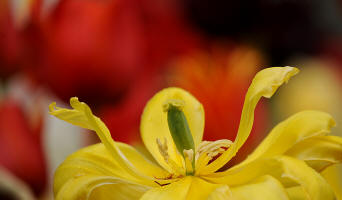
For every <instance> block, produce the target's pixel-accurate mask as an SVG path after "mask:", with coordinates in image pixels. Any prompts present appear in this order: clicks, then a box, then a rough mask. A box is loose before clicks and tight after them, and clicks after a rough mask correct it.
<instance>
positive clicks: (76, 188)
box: [55, 175, 150, 200]
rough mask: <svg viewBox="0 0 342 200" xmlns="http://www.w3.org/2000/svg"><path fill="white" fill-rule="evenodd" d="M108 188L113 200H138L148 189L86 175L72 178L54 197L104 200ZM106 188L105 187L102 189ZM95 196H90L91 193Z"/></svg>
mask: <svg viewBox="0 0 342 200" xmlns="http://www.w3.org/2000/svg"><path fill="white" fill-rule="evenodd" d="M108 185H111V186H110V189H111V192H112V196H115V199H139V198H140V197H141V196H142V195H143V194H144V193H145V192H146V191H147V190H148V189H150V187H147V186H144V185H140V184H136V183H132V182H129V181H126V180H123V179H118V178H114V177H110V176H97V175H86V176H81V177H77V176H76V177H74V178H72V179H70V180H69V181H68V182H66V183H65V184H64V185H63V187H61V189H60V190H59V192H58V193H57V195H56V196H55V199H56V200H65V199H68V200H79V199H84V200H86V199H94V200H101V199H103V200H105V199H108V196H107V197H106V198H99V197H102V196H101V195H103V193H106V192H108ZM104 186H106V187H104ZM93 191H94V192H95V194H92V192H93Z"/></svg>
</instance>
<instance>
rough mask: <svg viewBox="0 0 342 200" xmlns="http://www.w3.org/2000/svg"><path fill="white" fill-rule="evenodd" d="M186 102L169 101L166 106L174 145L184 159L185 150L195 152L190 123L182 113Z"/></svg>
mask: <svg viewBox="0 0 342 200" xmlns="http://www.w3.org/2000/svg"><path fill="white" fill-rule="evenodd" d="M183 106H184V102H182V101H180V100H174V99H173V100H169V101H168V102H166V104H165V105H164V110H165V111H166V112H167V122H168V125H169V130H170V133H171V136H172V139H173V141H174V143H175V144H176V147H177V150H178V152H179V153H180V154H181V155H182V156H183V157H184V159H185V155H184V153H183V151H184V150H190V149H192V150H193V152H195V143H194V140H193V138H192V134H191V131H190V128H189V124H188V121H187V120H186V117H185V115H184V112H183V111H182V108H183ZM192 160H193V163H192V166H193V169H195V166H194V163H195V158H193V159H192Z"/></svg>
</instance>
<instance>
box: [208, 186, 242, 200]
mask: <svg viewBox="0 0 342 200" xmlns="http://www.w3.org/2000/svg"><path fill="white" fill-rule="evenodd" d="M208 200H237V199H236V198H234V197H233V194H232V191H230V189H229V187H228V186H227V185H224V186H221V187H218V188H216V189H215V190H214V191H213V192H212V193H211V194H210V195H209V197H208Z"/></svg>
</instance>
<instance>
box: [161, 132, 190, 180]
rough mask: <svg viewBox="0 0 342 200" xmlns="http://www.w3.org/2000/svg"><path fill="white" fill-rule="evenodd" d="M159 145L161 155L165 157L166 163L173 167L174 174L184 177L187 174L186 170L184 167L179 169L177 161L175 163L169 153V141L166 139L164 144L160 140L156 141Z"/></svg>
mask: <svg viewBox="0 0 342 200" xmlns="http://www.w3.org/2000/svg"><path fill="white" fill-rule="evenodd" d="M156 142H157V145H158V149H159V152H160V154H161V155H162V156H163V158H164V160H165V162H166V163H167V164H168V165H169V166H170V167H171V169H172V170H173V172H174V173H175V174H176V175H182V174H184V173H185V170H184V168H183V167H179V166H178V165H177V164H176V162H175V161H173V160H172V159H171V158H170V156H169V153H168V146H167V140H166V138H164V143H162V142H161V141H160V139H159V138H157V139H156Z"/></svg>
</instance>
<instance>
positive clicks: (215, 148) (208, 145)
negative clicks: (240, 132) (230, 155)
mask: <svg viewBox="0 0 342 200" xmlns="http://www.w3.org/2000/svg"><path fill="white" fill-rule="evenodd" d="M232 144H233V142H232V141H230V140H226V139H223V140H216V141H213V142H210V141H202V142H201V143H200V145H199V146H198V150H197V152H196V173H197V172H199V171H201V169H202V168H203V167H205V166H206V165H207V164H208V163H209V162H210V161H211V160H213V159H215V157H217V156H219V155H220V154H222V153H223V152H225V151H226V150H227V149H228V148H229V147H230V146H231V145H232Z"/></svg>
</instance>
